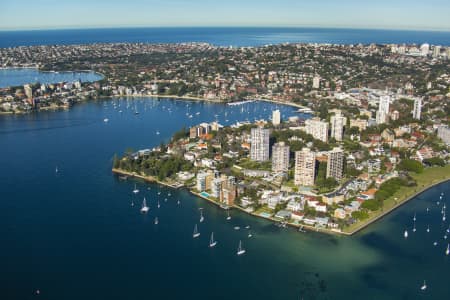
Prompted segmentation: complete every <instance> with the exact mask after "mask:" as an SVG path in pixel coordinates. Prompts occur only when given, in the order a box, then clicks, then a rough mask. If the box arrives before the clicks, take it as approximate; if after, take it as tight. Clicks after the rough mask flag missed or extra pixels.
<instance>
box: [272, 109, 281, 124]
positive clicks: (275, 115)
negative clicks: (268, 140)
mask: <svg viewBox="0 0 450 300" xmlns="http://www.w3.org/2000/svg"><path fill="white" fill-rule="evenodd" d="M272 124H273V125H274V126H278V125H280V124H281V113H280V110H279V109H277V110H274V111H273V112H272Z"/></svg>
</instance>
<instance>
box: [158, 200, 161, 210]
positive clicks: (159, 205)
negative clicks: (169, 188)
mask: <svg viewBox="0 0 450 300" xmlns="http://www.w3.org/2000/svg"><path fill="white" fill-rule="evenodd" d="M160 207H161V204H159V200H158V208H160Z"/></svg>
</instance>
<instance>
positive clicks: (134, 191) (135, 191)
mask: <svg viewBox="0 0 450 300" xmlns="http://www.w3.org/2000/svg"><path fill="white" fill-rule="evenodd" d="M133 193H135V194H137V193H139V190H138V189H137V187H136V183H135V184H134V190H133Z"/></svg>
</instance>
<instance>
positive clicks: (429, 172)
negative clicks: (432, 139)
mask: <svg viewBox="0 0 450 300" xmlns="http://www.w3.org/2000/svg"><path fill="white" fill-rule="evenodd" d="M411 177H413V178H414V179H415V180H416V182H417V186H416V187H412V188H411V187H406V186H405V187H401V188H400V189H399V190H398V191H397V192H395V193H394V194H393V195H391V196H390V197H389V198H387V199H386V200H384V207H383V208H382V209H380V210H377V211H374V212H369V218H368V219H366V220H363V221H361V222H356V223H355V224H352V225H350V226H349V227H346V228H344V232H353V231H355V230H357V229H359V228H362V227H364V226H365V225H366V224H368V223H371V222H372V221H374V220H375V219H377V218H378V217H380V216H381V215H383V214H384V213H386V212H388V211H390V210H392V209H393V208H395V207H396V206H398V205H399V204H401V203H403V202H405V201H406V200H408V199H410V198H411V197H412V196H414V195H415V194H417V193H420V192H421V191H424V190H426V189H427V187H429V186H431V185H433V184H435V183H438V182H440V181H442V180H444V179H450V165H446V166H445V167H433V168H427V169H424V171H423V172H422V173H420V174H414V173H411Z"/></svg>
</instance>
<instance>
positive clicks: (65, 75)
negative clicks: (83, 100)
mask: <svg viewBox="0 0 450 300" xmlns="http://www.w3.org/2000/svg"><path fill="white" fill-rule="evenodd" d="M102 78H103V76H102V75H100V74H98V73H95V72H92V71H86V72H42V71H39V70H38V69H34V68H23V69H9V68H6V69H0V88H4V87H9V86H22V85H24V84H27V83H37V82H39V83H41V84H51V83H59V82H74V81H77V80H80V81H81V82H93V81H97V80H100V79H102Z"/></svg>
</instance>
